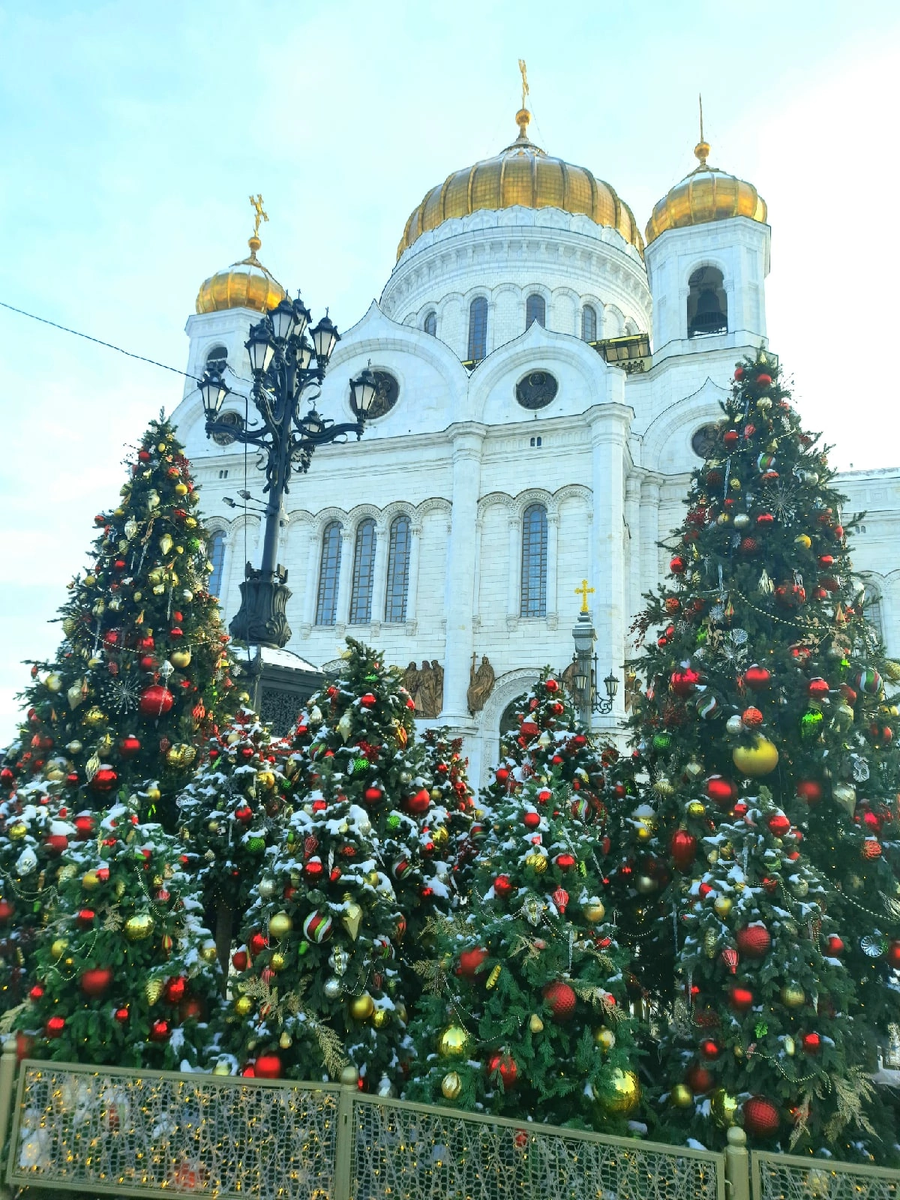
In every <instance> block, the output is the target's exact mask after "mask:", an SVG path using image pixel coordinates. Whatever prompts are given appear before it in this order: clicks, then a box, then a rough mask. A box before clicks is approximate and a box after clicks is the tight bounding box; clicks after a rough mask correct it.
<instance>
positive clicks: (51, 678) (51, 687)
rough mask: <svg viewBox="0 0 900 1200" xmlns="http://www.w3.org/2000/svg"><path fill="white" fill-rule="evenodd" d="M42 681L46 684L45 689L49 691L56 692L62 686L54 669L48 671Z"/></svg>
mask: <svg viewBox="0 0 900 1200" xmlns="http://www.w3.org/2000/svg"><path fill="white" fill-rule="evenodd" d="M44 683H45V684H46V686H47V690H48V691H50V692H58V691H60V689H61V688H62V680H61V679H60V677H59V676H58V675H57V674H56V672H55V671H51V672H50V674H49V675H48V676H47V678H46V679H45V680H44Z"/></svg>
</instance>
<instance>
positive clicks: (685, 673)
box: [669, 667, 700, 696]
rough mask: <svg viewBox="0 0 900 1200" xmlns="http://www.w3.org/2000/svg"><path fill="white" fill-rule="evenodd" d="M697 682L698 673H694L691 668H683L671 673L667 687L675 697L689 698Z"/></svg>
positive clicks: (698, 680)
mask: <svg viewBox="0 0 900 1200" xmlns="http://www.w3.org/2000/svg"><path fill="white" fill-rule="evenodd" d="M699 682H700V672H699V671H695V670H694V669H693V668H692V667H684V668H683V669H682V670H680V671H673V672H672V677H671V679H670V680H669V686H670V687H671V689H672V691H673V692H674V693H675V694H676V696H690V694H691V693H692V692H693V691H695V690H696V688H697V684H698V683H699Z"/></svg>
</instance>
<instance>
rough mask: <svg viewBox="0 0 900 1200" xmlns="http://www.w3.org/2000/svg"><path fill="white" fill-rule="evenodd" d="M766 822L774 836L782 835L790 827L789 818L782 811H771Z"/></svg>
mask: <svg viewBox="0 0 900 1200" xmlns="http://www.w3.org/2000/svg"><path fill="white" fill-rule="evenodd" d="M766 824H767V825H768V826H769V828H770V829H771V830H772V832H773V833H774V834H775V836H776V837H784V835H785V834H786V833H787V831H788V830H789V829H790V827H791V822H790V820H789V819H788V818H787V817H786V816H785V814H784V813H783V812H777V813H772V815H771V817H769V819H768V821H767V822H766Z"/></svg>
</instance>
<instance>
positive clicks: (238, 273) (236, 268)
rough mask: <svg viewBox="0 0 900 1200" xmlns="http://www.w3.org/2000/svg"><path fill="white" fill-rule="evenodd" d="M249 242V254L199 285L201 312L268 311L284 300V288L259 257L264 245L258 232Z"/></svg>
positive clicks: (198, 298) (198, 309)
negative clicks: (259, 251)
mask: <svg viewBox="0 0 900 1200" xmlns="http://www.w3.org/2000/svg"><path fill="white" fill-rule="evenodd" d="M247 244H248V246H249V247H250V254H249V257H247V258H242V259H241V261H240V262H236V263H232V264H231V266H230V267H227V268H226V269H225V270H224V271H217V272H216V273H215V275H210V277H209V279H206V280H204V282H203V283H202V284H201V285H200V291H199V292H198V293H197V304H196V309H197V312H198V313H208V312H221V311H222V310H223V309H226V308H254V309H256V311H257V312H266V311H268V309H270V308H274V307H275V305H276V304H279V303H280V302H281V301H282V300H283V299H284V296H285V294H286V293H285V290H284V288H283V287H282V286H281V284H280V283H279V282H278V280H277V279H276V278H275V277H274V276H273V275H272V274H271V272H269V271H267V270H266V268H265V267H264V266H263V265H262V263H261V262H260V261H259V259H258V258H257V257H256V252H257V250H258V249H259V248H260V246H261V245H262V243H261V241H260V239H259V235H258V234H256V233H254V235H253V236H252V237H251V238H250V240H249V242H248V243H247Z"/></svg>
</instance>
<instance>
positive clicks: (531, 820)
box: [522, 812, 541, 829]
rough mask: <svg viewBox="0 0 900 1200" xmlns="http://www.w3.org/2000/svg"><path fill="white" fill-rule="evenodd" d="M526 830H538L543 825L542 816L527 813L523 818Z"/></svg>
mask: <svg viewBox="0 0 900 1200" xmlns="http://www.w3.org/2000/svg"><path fill="white" fill-rule="evenodd" d="M522 821H523V822H524V824H525V828H526V829H537V827H538V825H540V823H541V814H540V813H536V812H527V813H525V814H524V816H523V817H522Z"/></svg>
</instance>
